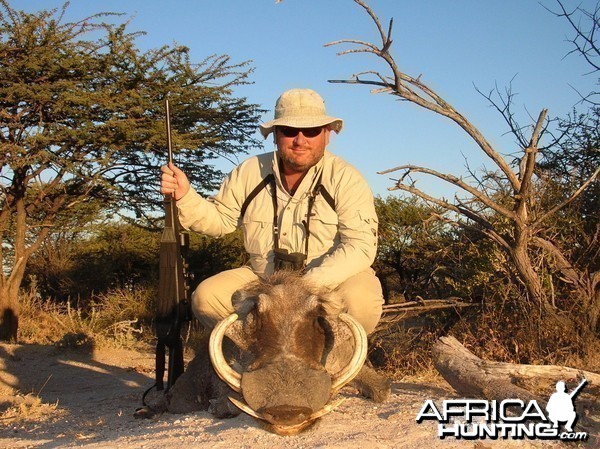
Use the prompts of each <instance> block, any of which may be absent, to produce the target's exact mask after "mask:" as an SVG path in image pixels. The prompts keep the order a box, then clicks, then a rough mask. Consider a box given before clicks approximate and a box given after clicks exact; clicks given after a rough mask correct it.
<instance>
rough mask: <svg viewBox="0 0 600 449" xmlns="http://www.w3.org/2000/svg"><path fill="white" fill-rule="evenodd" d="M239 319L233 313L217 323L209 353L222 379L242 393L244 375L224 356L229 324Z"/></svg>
mask: <svg viewBox="0 0 600 449" xmlns="http://www.w3.org/2000/svg"><path fill="white" fill-rule="evenodd" d="M237 319H238V316H237V314H236V313H232V314H231V315H229V316H228V317H227V318H225V319H223V320H221V321H220V322H219V323H217V325H216V326H215V328H214V329H213V331H212V332H211V334H210V340H209V343H208V354H209V355H210V361H211V362H212V365H213V367H214V369H215V371H216V373H217V375H218V376H219V377H220V378H221V380H222V381H223V382H225V383H226V384H227V385H229V386H230V387H231V389H232V390H234V391H237V392H238V393H241V391H242V375H241V374H240V373H238V372H237V371H235V370H234V369H233V368H231V366H229V364H228V363H227V360H225V357H224V356H223V337H224V336H225V332H227V329H228V328H229V326H231V325H232V324H233V323H234V321H235V320H237Z"/></svg>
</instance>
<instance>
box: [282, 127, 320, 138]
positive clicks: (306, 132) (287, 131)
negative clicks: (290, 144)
mask: <svg viewBox="0 0 600 449" xmlns="http://www.w3.org/2000/svg"><path fill="white" fill-rule="evenodd" d="M277 130H278V131H280V132H281V134H283V135H284V136H285V137H296V136H297V135H298V134H299V133H300V132H302V135H303V136H304V137H308V138H311V137H317V136H318V135H319V134H321V131H323V127H322V126H317V127H315V128H292V127H289V126H278V127H277Z"/></svg>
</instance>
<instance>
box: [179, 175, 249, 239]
mask: <svg viewBox="0 0 600 449" xmlns="http://www.w3.org/2000/svg"><path fill="white" fill-rule="evenodd" d="M243 191H244V189H243V186H242V180H241V179H240V174H239V170H238V169H236V170H234V171H232V172H231V173H230V174H229V175H228V176H227V177H226V178H225V181H224V182H223V184H222V185H221V188H220V190H219V192H218V193H217V194H216V195H215V196H214V197H211V198H203V197H202V196H201V195H200V194H199V193H198V192H196V191H195V190H194V189H193V188H192V189H190V190H189V191H188V192H187V193H186V194H185V195H184V196H183V197H182V198H180V199H179V200H178V201H177V208H178V210H179V221H180V223H181V225H182V226H183V227H184V228H185V229H189V230H191V231H194V232H200V233H202V234H206V235H210V236H212V237H221V236H223V235H225V234H229V233H230V232H233V231H235V230H236V228H237V227H238V220H239V216H240V208H241V204H240V201H239V196H240V192H243Z"/></svg>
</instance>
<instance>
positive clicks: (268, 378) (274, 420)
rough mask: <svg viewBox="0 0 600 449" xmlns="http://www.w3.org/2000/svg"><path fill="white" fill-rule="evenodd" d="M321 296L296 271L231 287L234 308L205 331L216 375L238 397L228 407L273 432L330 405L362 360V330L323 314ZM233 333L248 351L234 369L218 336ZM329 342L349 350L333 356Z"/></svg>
mask: <svg viewBox="0 0 600 449" xmlns="http://www.w3.org/2000/svg"><path fill="white" fill-rule="evenodd" d="M323 301H324V297H323V296H321V295H319V294H318V293H316V292H315V291H314V290H312V289H310V287H309V286H307V285H306V284H305V283H304V281H303V280H302V279H301V277H299V276H296V275H293V274H289V273H285V274H276V275H274V276H273V277H272V278H271V279H269V282H268V283H266V282H259V283H257V284H255V285H251V286H249V287H248V288H247V289H244V291H242V292H238V293H237V294H236V295H235V296H234V298H233V303H234V307H235V308H236V311H237V313H234V314H232V315H231V316H230V317H228V318H226V319H224V320H223V321H221V322H220V323H219V324H218V325H217V326H216V327H215V329H214V330H213V332H212V334H211V343H210V357H211V360H212V362H213V366H214V368H215V371H216V373H217V374H218V376H219V377H220V378H221V379H222V380H224V381H225V382H226V383H227V384H228V385H229V386H230V387H231V388H232V389H233V390H235V391H237V392H239V393H241V394H242V396H243V399H244V401H245V404H243V403H240V402H239V401H237V400H236V401H235V404H236V406H238V407H240V408H242V410H244V411H245V412H246V413H249V414H251V415H252V416H255V417H257V418H259V419H262V420H264V421H267V422H268V423H270V424H272V425H273V426H274V429H275V431H276V432H277V433H294V432H297V431H299V430H301V429H302V428H304V427H306V426H307V425H309V424H310V423H311V422H314V420H315V419H317V418H318V417H320V416H323V414H325V413H327V412H328V411H330V410H332V409H333V407H334V406H333V405H332V404H330V401H331V399H332V397H333V395H335V393H337V391H338V390H339V389H340V388H342V387H343V386H344V385H346V384H347V383H348V382H350V381H351V380H352V379H353V378H354V377H355V376H356V375H357V373H358V372H359V371H360V369H361V367H362V365H363V363H364V361H365V358H366V351H367V338H366V334H365V331H364V329H363V328H362V327H361V326H360V324H358V322H356V320H355V319H354V318H352V317H351V316H350V315H347V314H343V313H342V314H340V315H339V316H329V315H327V314H326V313H325V310H324V307H323ZM239 334H243V335H245V336H244V337H243V340H244V346H246V348H247V349H248V352H249V354H250V355H251V360H250V361H249V363H248V365H247V366H246V369H242V370H241V372H239V371H236V370H234V369H232V367H231V366H230V365H229V363H228V362H227V361H226V359H225V357H224V356H223V353H222V342H223V337H224V336H225V335H229V336H230V337H232V336H233V335H239ZM337 345H346V347H347V348H348V349H350V351H348V352H347V358H345V359H344V358H339V357H337V356H336V355H335V354H337V352H339V351H337V350H336V348H337V347H338V346H337ZM336 351H337V352H336ZM336 359H337V360H336Z"/></svg>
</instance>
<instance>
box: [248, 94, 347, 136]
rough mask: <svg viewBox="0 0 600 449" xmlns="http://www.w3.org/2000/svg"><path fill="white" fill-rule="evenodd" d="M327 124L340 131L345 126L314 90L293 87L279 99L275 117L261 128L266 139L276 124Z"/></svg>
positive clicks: (313, 126) (304, 125)
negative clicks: (330, 114) (329, 113)
mask: <svg viewBox="0 0 600 449" xmlns="http://www.w3.org/2000/svg"><path fill="white" fill-rule="evenodd" d="M325 125H330V126H331V129H332V130H334V131H335V132H336V133H339V132H340V131H341V130H342V127H343V126H344V121H343V120H342V119H340V118H337V117H331V116H329V115H327V114H326V112H325V102H324V101H323V99H322V98H321V96H320V95H319V94H318V93H316V92H315V91H314V90H310V89H291V90H288V91H286V92H284V93H283V94H281V96H280V97H279V98H278V99H277V102H276V103H275V118H274V119H273V120H271V121H270V122H266V123H263V124H262V125H259V128H260V133H261V134H262V135H263V137H264V138H265V139H266V138H267V136H268V135H269V134H270V133H271V132H272V131H273V127H274V126H289V127H292V128H315V127H317V126H325Z"/></svg>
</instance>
